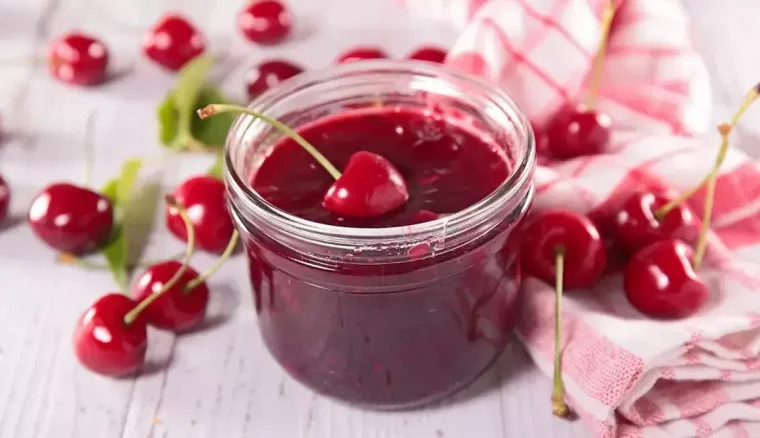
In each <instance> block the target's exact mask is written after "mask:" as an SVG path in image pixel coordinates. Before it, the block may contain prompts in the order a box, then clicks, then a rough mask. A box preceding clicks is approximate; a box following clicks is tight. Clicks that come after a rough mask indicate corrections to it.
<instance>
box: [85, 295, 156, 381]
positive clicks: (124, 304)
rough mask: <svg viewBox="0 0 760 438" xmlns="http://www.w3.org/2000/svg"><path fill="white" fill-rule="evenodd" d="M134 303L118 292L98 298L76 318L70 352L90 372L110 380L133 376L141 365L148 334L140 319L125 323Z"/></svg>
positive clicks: (143, 322) (134, 305)
mask: <svg viewBox="0 0 760 438" xmlns="http://www.w3.org/2000/svg"><path fill="white" fill-rule="evenodd" d="M136 305H137V303H136V302H135V301H133V300H132V299H130V298H129V297H127V296H125V295H124V294H121V293H110V294H108V295H105V296H103V297H101V298H100V299H98V300H97V301H96V302H95V303H94V304H93V305H91V306H90V307H89V308H88V309H87V310H86V311H85V312H84V313H83V314H82V316H81V317H80V318H79V321H78V322H77V325H76V329H75V330H74V353H75V354H76V357H77V359H78V360H79V362H80V363H81V364H82V365H84V366H85V367H86V368H87V369H89V370H90V371H93V372H95V373H98V374H102V375H105V376H111V377H123V376H127V375H130V374H133V373H134V372H135V371H137V369H138V368H140V366H141V365H142V364H143V363H144V362H145V351H146V349H147V345H148V331H147V327H146V324H145V321H144V320H143V319H141V318H138V319H135V320H133V321H129V322H126V321H125V318H126V315H127V314H128V313H129V312H130V311H132V310H133V309H134V308H135V307H136Z"/></svg>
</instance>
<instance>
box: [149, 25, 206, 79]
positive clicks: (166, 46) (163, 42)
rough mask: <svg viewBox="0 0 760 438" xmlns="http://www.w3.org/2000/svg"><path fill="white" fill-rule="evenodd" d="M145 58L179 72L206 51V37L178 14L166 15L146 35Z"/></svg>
mask: <svg viewBox="0 0 760 438" xmlns="http://www.w3.org/2000/svg"><path fill="white" fill-rule="evenodd" d="M142 48H143V52H144V53H145V56H147V57H148V58H150V59H152V60H153V61H155V62H156V63H157V64H159V65H161V66H163V67H164V68H167V69H169V70H171V71H177V70H179V69H181V68H182V66H184V65H185V64H186V63H187V62H189V61H190V60H192V59H193V58H195V57H196V56H198V55H200V54H201V53H203V52H204V51H205V50H206V37H205V36H204V35H203V33H201V32H200V31H199V30H198V29H197V28H196V27H195V25H193V24H192V23H191V22H190V21H188V20H187V19H186V18H185V17H183V16H181V15H178V14H168V15H165V16H164V17H163V18H161V20H159V21H158V22H157V23H156V24H155V25H154V26H153V27H152V28H151V29H150V30H148V33H147V34H146V35H145V39H144V40H143V47H142Z"/></svg>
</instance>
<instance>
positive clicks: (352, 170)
mask: <svg viewBox="0 0 760 438" xmlns="http://www.w3.org/2000/svg"><path fill="white" fill-rule="evenodd" d="M223 112H239V113H244V114H248V115H250V116H252V117H255V118H258V119H261V120H263V121H265V122H266V123H268V124H270V125H271V126H273V127H274V128H275V129H277V130H279V131H280V132H282V133H284V134H285V135H287V136H289V137H290V138H291V139H293V141H295V142H296V143H298V144H299V145H300V146H301V147H302V148H303V149H304V150H305V151H306V152H308V153H309V154H310V155H311V156H312V157H313V158H314V160H316V161H317V162H318V163H319V164H321V165H322V167H324V169H325V170H326V171H327V173H329V174H330V176H332V177H333V178H334V179H335V182H334V183H333V184H332V185H331V186H330V188H329V189H328V190H327V193H326V194H325V196H324V198H323V200H322V206H323V207H325V209H327V210H328V211H331V212H333V213H337V214H341V215H344V216H351V217H372V216H380V215H383V214H385V213H388V212H390V211H392V210H395V209H396V208H398V207H400V206H401V205H403V204H404V203H405V202H406V201H407V200H408V199H409V191H408V189H407V186H406V182H405V181H404V178H403V176H402V175H401V173H400V172H399V171H398V169H396V168H395V167H394V166H393V164H391V162H390V161H388V160H387V159H385V158H383V157H381V156H380V155H377V154H374V153H372V152H368V151H359V152H356V153H354V154H353V155H351V156H350V157H349V159H348V164H347V165H346V169H345V170H344V172H343V173H342V174H341V172H340V171H339V170H338V169H337V168H336V167H335V166H334V165H333V164H332V163H331V162H330V161H329V160H328V159H327V158H326V157H325V156H324V155H322V153H321V152H319V150H317V148H315V147H314V146H313V145H312V144H311V143H309V142H308V141H307V140H306V139H305V138H303V137H302V136H301V135H300V134H298V133H297V132H295V131H294V130H293V129H291V128H290V127H288V126H287V125H285V124H284V123H282V122H280V121H278V120H276V119H273V118H271V117H269V116H267V115H265V114H261V113H258V112H256V111H253V110H250V109H248V108H243V107H239V106H236V105H224V104H212V105H207V106H206V107H205V108H203V109H200V110H198V115H199V116H200V117H201V118H202V119H205V118H207V117H211V116H213V115H215V114H219V113H223Z"/></svg>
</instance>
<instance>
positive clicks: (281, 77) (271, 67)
mask: <svg viewBox="0 0 760 438" xmlns="http://www.w3.org/2000/svg"><path fill="white" fill-rule="evenodd" d="M300 73H303V69H302V68H301V67H299V66H297V65H295V64H293V63H291V62H289V61H285V60H279V59H278V60H273V61H266V62H262V63H261V64H258V65H256V66H254V67H253V68H252V69H251V70H249V71H248V73H247V74H246V75H245V84H246V88H247V89H248V97H249V98H251V99H253V98H254V97H256V96H258V95H260V94H261V93H263V92H265V91H267V90H268V89H270V88H272V87H274V86H275V85H278V84H279V83H280V82H283V81H285V80H286V79H290V78H292V77H293V76H295V75H297V74H300Z"/></svg>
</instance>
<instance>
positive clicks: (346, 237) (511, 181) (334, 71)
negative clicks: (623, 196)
mask: <svg viewBox="0 0 760 438" xmlns="http://www.w3.org/2000/svg"><path fill="white" fill-rule="evenodd" d="M394 73H395V74H407V75H421V76H426V77H430V78H435V79H444V80H451V81H457V82H460V83H464V84H466V85H467V86H471V87H476V88H478V89H479V90H480V91H482V92H484V94H487V95H488V96H489V99H491V100H492V102H494V103H495V104H496V105H497V106H498V108H499V109H500V110H501V111H503V112H505V113H506V114H507V117H508V118H509V119H510V120H512V121H514V122H515V125H516V126H515V129H518V130H519V131H521V133H522V136H524V139H523V141H525V142H526V146H525V148H524V150H523V151H521V152H520V155H519V156H517V157H516V159H515V163H514V164H516V166H515V167H514V169H513V171H512V172H511V174H510V175H509V176H508V177H507V178H506V179H505V180H504V181H503V182H502V183H501V184H500V185H499V187H497V188H496V189H495V190H494V191H493V192H491V193H490V194H489V195H488V196H486V197H485V198H483V199H481V200H480V201H478V202H476V203H474V204H473V205H471V206H469V207H467V208H465V209H463V210H461V211H458V212H456V213H452V214H448V215H446V216H443V217H440V218H437V219H435V220H432V221H428V222H422V223H419V224H412V225H404V226H395V227H385V228H356V227H342V226H337V225H328V224H323V223H319V222H314V221H310V220H307V219H303V218H300V217H298V216H295V215H292V214H290V213H288V212H286V211H284V210H281V209H279V208H277V207H275V206H273V205H271V204H269V203H268V202H267V201H266V200H265V199H264V198H263V197H261V196H260V195H259V194H258V193H256V191H255V190H253V188H252V187H251V186H250V184H249V183H248V182H247V181H248V179H249V178H250V175H243V176H242V177H241V175H240V173H239V171H238V169H237V168H236V165H235V162H234V159H233V157H232V152H231V151H232V149H233V148H234V147H235V145H236V144H240V143H242V138H243V137H244V135H245V133H246V131H247V130H248V129H251V128H252V127H253V126H254V125H255V124H263V125H265V124H264V122H261V121H259V120H256V119H254V118H253V117H252V116H250V115H246V114H242V115H239V116H238V117H237V119H236V120H235V122H234V123H233V125H232V127H231V128H230V131H229V133H228V135H227V140H226V144H225V148H224V155H225V157H224V162H225V163H224V164H225V181H226V184H227V187H228V191H230V192H231V194H232V195H234V196H237V197H239V198H241V199H244V200H245V203H246V206H247V207H248V208H249V209H250V211H251V212H252V213H254V214H255V215H256V216H258V217H260V218H261V219H263V220H265V221H267V222H268V223H270V224H272V225H273V226H275V227H277V228H282V229H287V231H288V232H289V233H291V234H295V235H297V236H298V237H301V238H303V239H308V240H319V241H322V242H326V243H331V244H334V245H336V246H341V247H346V246H356V244H357V241H363V242H366V243H367V244H368V245H373V246H375V245H378V244H382V243H383V242H384V241H388V242H390V241H394V240H397V239H402V238H403V239H408V240H411V241H420V240H425V239H424V238H425V237H428V236H434V235H437V234H440V233H446V234H457V233H459V232H461V231H464V230H466V229H469V228H471V224H473V223H474V222H479V220H480V219H486V218H488V217H489V216H490V215H492V214H493V212H494V210H495V209H497V208H498V207H500V206H502V205H503V204H504V203H506V202H508V201H509V200H512V199H515V198H516V197H517V196H518V195H519V194H521V193H524V192H525V187H526V186H527V185H528V184H531V182H532V179H531V178H532V170H533V167H534V163H535V154H536V151H535V139H534V135H533V131H532V129H531V125H530V123H529V121H528V120H527V118H526V117H525V116H524V115H523V113H522V112H521V111H520V110H519V109H518V107H517V105H516V104H515V103H514V101H512V99H511V98H510V97H509V96H508V95H507V94H506V93H505V92H504V91H502V90H501V89H500V88H498V87H497V86H495V85H493V84H491V83H488V82H486V81H484V80H482V79H480V78H478V77H476V76H473V75H470V74H467V73H462V72H459V71H456V70H453V69H451V68H449V67H446V66H443V65H440V64H433V63H430V62H425V61H408V60H401V61H398V60H367V61H361V62H353V63H347V64H339V65H337V66H330V67H327V68H324V69H320V70H313V71H307V72H304V73H301V74H299V75H297V76H295V77H293V78H290V79H288V80H287V81H284V82H282V83H281V84H279V85H278V86H276V87H273V88H271V89H269V90H267V91H266V92H265V93H263V94H261V95H260V96H259V97H257V98H256V99H255V100H253V101H252V102H251V103H250V104H249V105H248V108H250V109H252V110H255V111H258V112H262V113H267V111H269V110H271V109H272V108H273V107H276V106H277V104H278V102H279V101H280V100H281V99H283V98H285V97H287V96H289V95H292V94H293V93H298V92H299V91H303V90H305V89H308V88H309V87H310V86H313V85H317V84H320V83H323V82H326V81H330V80H339V79H341V78H344V77H352V76H359V75H363V74H394ZM529 195H530V196H532V190H530V193H529Z"/></svg>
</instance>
